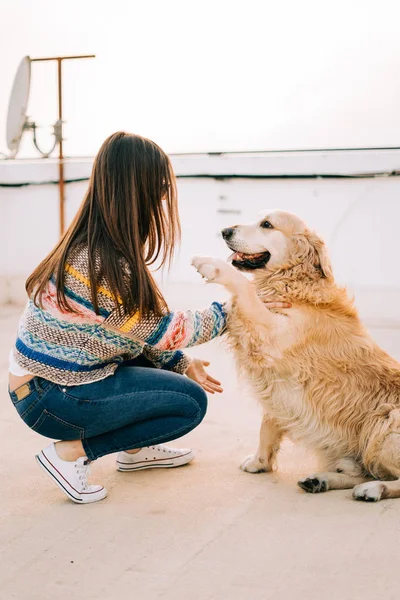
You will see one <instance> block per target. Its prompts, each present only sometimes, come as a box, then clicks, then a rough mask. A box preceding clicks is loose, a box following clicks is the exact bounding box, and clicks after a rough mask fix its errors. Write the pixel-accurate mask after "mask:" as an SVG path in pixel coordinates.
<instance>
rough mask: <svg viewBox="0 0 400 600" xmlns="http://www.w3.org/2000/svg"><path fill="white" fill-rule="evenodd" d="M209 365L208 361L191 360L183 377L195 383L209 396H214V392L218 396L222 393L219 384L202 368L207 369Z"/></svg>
mask: <svg viewBox="0 0 400 600" xmlns="http://www.w3.org/2000/svg"><path fill="white" fill-rule="evenodd" d="M209 364H210V363H209V362H208V360H202V359H201V358H193V359H192V362H191V364H190V366H189V367H188V369H187V370H186V373H185V375H187V376H188V377H190V379H193V381H196V383H198V384H199V385H201V387H202V388H203V389H204V390H205V391H206V392H208V393H209V394H214V393H215V392H217V393H219V394H220V393H221V392H222V387H221V383H220V382H219V381H217V380H216V379H214V377H211V375H209V374H208V373H207V371H206V370H205V368H204V367H208V366H209Z"/></svg>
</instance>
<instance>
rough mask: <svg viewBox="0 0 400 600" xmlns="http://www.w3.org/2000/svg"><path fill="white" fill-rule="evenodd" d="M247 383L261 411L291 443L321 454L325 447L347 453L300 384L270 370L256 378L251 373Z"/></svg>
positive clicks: (337, 436) (336, 434)
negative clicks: (249, 384)
mask: <svg viewBox="0 0 400 600" xmlns="http://www.w3.org/2000/svg"><path fill="white" fill-rule="evenodd" d="M248 375H250V373H248ZM250 381H251V383H252V386H253V390H254V392H255V396H256V398H257V399H258V400H259V401H260V402H261V404H262V406H263V410H264V412H265V413H266V414H268V416H270V417H271V418H273V419H274V420H275V421H276V422H277V423H278V425H279V426H280V427H281V428H282V430H284V431H285V432H286V433H287V435H288V436H289V437H290V438H291V440H292V441H294V442H301V443H302V444H304V445H306V446H308V447H310V448H313V449H314V450H321V451H323V452H326V449H327V447H334V448H335V447H336V448H337V449H339V448H340V449H341V451H342V452H345V451H346V448H344V447H343V444H344V445H346V444H345V440H344V439H342V437H341V436H340V435H339V433H338V432H337V431H334V430H333V429H332V428H331V427H330V426H329V425H328V424H327V423H326V422H324V420H323V419H321V418H320V415H317V414H316V412H315V411H314V410H313V406H312V404H311V403H310V402H309V399H308V398H307V392H306V390H305V389H304V387H303V386H302V385H301V384H299V383H298V382H295V381H291V380H290V379H288V378H284V377H282V375H281V374H280V373H279V371H278V370H276V369H273V368H271V369H268V370H265V371H264V372H263V373H260V372H259V373H258V374H257V375H256V374H255V373H253V374H252V377H251V379H250Z"/></svg>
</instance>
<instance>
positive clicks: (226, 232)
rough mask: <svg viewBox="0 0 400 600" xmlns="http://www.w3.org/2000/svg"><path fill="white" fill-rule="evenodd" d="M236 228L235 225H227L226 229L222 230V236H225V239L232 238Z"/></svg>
mask: <svg viewBox="0 0 400 600" xmlns="http://www.w3.org/2000/svg"><path fill="white" fill-rule="evenodd" d="M234 231H235V230H234V229H233V227H227V228H226V229H223V230H222V231H221V233H222V237H223V238H224V240H230V239H231V237H232V236H233V232H234Z"/></svg>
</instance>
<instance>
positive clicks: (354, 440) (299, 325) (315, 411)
mask: <svg viewBox="0 0 400 600" xmlns="http://www.w3.org/2000/svg"><path fill="white" fill-rule="evenodd" d="M222 235H223V237H224V238H225V241H226V243H227V245H228V246H229V248H230V249H231V250H232V251H233V255H232V256H231V260H232V264H233V266H234V267H236V268H234V267H233V266H231V265H230V264H228V263H227V262H225V261H223V260H220V259H215V258H208V257H202V256H199V257H195V258H194V259H193V261H192V264H193V265H194V266H195V268H196V269H197V270H198V271H199V273H200V274H201V275H202V276H203V277H204V278H205V279H206V280H208V282H213V283H219V284H222V285H223V286H225V287H226V288H227V289H228V290H229V292H230V293H231V295H232V298H231V300H230V301H229V303H228V339H229V342H230V345H231V347H232V348H233V350H234V354H235V356H236V361H237V364H238V366H239V367H240V369H242V370H244V371H245V374H246V376H247V378H248V379H249V381H250V382H251V384H252V387H253V389H254V390H255V393H256V395H257V397H258V398H259V400H260V401H261V403H262V406H263V411H264V414H263V419H262V423H261V431H260V441H259V446H258V449H257V452H256V453H255V454H254V455H252V456H249V457H248V458H246V460H245V461H244V462H243V464H242V465H241V468H242V469H243V470H244V471H248V472H250V473H259V472H261V471H271V470H272V469H273V467H274V463H275V458H276V453H277V451H278V449H279V445H280V441H281V439H282V436H284V435H288V436H289V437H290V438H291V439H292V440H293V441H294V442H302V443H304V444H305V445H306V446H308V447H309V448H310V449H312V450H314V451H315V452H317V453H318V454H320V455H321V456H322V457H323V458H324V460H325V463H326V471H324V472H321V473H317V474H315V475H310V476H309V477H307V478H305V479H303V480H301V481H299V485H300V487H301V488H303V489H304V490H305V491H307V492H312V493H316V492H324V491H327V490H334V489H347V488H354V490H353V497H354V498H355V499H356V500H365V501H372V502H373V501H378V500H380V499H381V498H395V497H399V496H400V479H399V478H400V363H398V362H397V361H395V360H394V359H393V358H391V357H390V356H389V355H388V354H387V353H386V352H384V351H383V350H382V349H381V348H380V347H379V346H378V345H377V344H376V343H375V342H374V341H373V339H372V338H371V337H370V335H369V334H368V332H367V331H366V330H365V328H364V327H363V325H362V324H361V322H360V320H359V317H358V314H357V311H356V309H355V307H354V305H353V302H352V300H351V299H350V298H349V297H348V295H347V292H346V290H345V289H344V288H341V287H338V286H337V285H336V284H335V281H334V278H333V275H332V269H331V264H330V261H329V257H328V254H327V251H326V247H325V244H324V242H323V241H322V240H321V239H320V238H319V237H318V236H317V235H316V234H315V233H313V232H312V231H310V230H309V229H308V228H307V226H306V225H305V224H304V223H303V222H302V221H301V220H300V219H299V218H298V217H296V216H295V215H292V214H290V213H287V212H282V211H274V212H270V213H268V214H267V215H266V216H265V217H264V218H263V219H261V220H260V221H259V222H257V223H255V224H254V225H235V226H234V227H230V228H228V229H225V230H223V232H222ZM240 270H244V271H250V272H252V273H253V279H252V281H250V280H249V279H248V278H247V277H245V276H244V275H243V274H242V273H241V272H240ZM273 299H279V300H282V301H285V302H290V303H291V304H292V308H288V309H279V310H268V309H267V308H266V307H265V305H264V304H263V301H266V300H273Z"/></svg>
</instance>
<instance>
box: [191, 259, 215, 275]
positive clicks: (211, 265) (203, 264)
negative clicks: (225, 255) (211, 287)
mask: <svg viewBox="0 0 400 600" xmlns="http://www.w3.org/2000/svg"><path fill="white" fill-rule="evenodd" d="M215 262H216V259H214V258H211V257H210V256H194V257H193V258H192V265H193V267H194V268H195V269H196V270H197V271H198V272H199V273H200V275H201V276H202V277H203V278H204V279H206V280H207V281H214V280H215V279H216V278H217V276H218V273H219V271H218V266H217V265H216V264H215Z"/></svg>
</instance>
